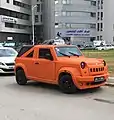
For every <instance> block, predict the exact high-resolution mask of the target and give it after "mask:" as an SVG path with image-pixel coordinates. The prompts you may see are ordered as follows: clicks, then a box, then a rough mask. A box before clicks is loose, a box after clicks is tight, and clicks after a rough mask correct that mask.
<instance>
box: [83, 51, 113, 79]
mask: <svg viewBox="0 0 114 120" xmlns="http://www.w3.org/2000/svg"><path fill="white" fill-rule="evenodd" d="M82 52H83V53H84V55H85V56H87V57H90V58H103V59H104V60H105V61H106V62H107V64H108V70H109V73H110V76H113V77H114V50H103V51H98V50H83V51H82Z"/></svg>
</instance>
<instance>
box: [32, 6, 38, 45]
mask: <svg viewBox="0 0 114 120" xmlns="http://www.w3.org/2000/svg"><path fill="white" fill-rule="evenodd" d="M35 7H37V5H32V9H31V10H32V44H33V45H34V44H35V42H34V35H35V32H34V25H35V20H34V9H35Z"/></svg>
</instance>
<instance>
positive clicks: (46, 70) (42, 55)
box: [34, 48, 55, 81]
mask: <svg viewBox="0 0 114 120" xmlns="http://www.w3.org/2000/svg"><path fill="white" fill-rule="evenodd" d="M47 55H48V58H47V57H46V56H47ZM34 68H35V70H36V71H35V77H36V78H37V79H39V80H41V81H53V80H54V79H55V62H54V60H53V56H52V54H51V50H50V49H48V48H39V54H38V59H36V61H35V67H34Z"/></svg>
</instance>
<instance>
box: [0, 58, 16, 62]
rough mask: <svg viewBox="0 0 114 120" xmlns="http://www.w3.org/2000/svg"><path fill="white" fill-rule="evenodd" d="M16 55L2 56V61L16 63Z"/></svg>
mask: <svg viewBox="0 0 114 120" xmlns="http://www.w3.org/2000/svg"><path fill="white" fill-rule="evenodd" d="M15 58H16V57H0V62H2V63H14V62H15Z"/></svg>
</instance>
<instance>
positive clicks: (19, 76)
mask: <svg viewBox="0 0 114 120" xmlns="http://www.w3.org/2000/svg"><path fill="white" fill-rule="evenodd" d="M16 82H17V84H19V85H26V84H27V78H26V76H25V73H24V71H23V70H22V69H20V70H17V72H16Z"/></svg>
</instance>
